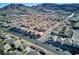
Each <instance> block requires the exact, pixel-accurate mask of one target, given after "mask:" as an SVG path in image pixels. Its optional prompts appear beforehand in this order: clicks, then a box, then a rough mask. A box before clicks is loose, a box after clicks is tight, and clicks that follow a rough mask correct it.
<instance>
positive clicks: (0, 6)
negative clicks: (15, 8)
mask: <svg viewBox="0 0 79 59" xmlns="http://www.w3.org/2000/svg"><path fill="white" fill-rule="evenodd" d="M8 4H11V3H0V8H2V7H4V6H6V5H8ZM22 4H24V5H26V6H36V5H38V4H41V3H22Z"/></svg>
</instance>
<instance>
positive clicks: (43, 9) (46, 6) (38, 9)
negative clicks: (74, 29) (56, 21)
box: [0, 3, 79, 13]
mask: <svg viewBox="0 0 79 59" xmlns="http://www.w3.org/2000/svg"><path fill="white" fill-rule="evenodd" d="M9 10H11V11H16V12H17V11H19V12H20V13H21V12H22V13H49V12H52V11H53V10H63V11H78V10H79V4H53V3H43V4H39V5H37V6H25V5H23V4H14V3H12V4H9V5H7V6H4V7H3V8H0V11H9ZM16 12H15V13H16Z"/></svg>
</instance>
